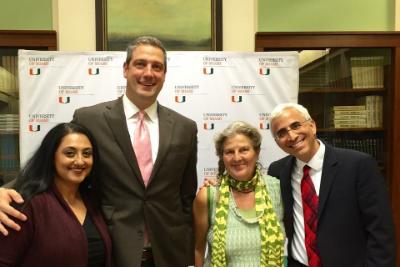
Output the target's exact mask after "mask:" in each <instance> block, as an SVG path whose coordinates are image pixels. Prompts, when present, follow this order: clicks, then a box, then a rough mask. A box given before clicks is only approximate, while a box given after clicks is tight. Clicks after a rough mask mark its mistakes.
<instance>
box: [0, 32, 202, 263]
mask: <svg viewBox="0 0 400 267" xmlns="http://www.w3.org/2000/svg"><path fill="white" fill-rule="evenodd" d="M166 64H167V61H166V51H165V49H164V47H163V45H162V44H161V42H160V41H159V40H157V39H156V38H153V37H140V38H138V39H136V40H135V41H134V42H133V43H132V44H131V45H129V47H128V50H127V59H126V62H125V63H124V67H123V72H124V77H125V78H126V80H127V85H126V93H125V95H124V96H122V97H121V98H119V99H117V100H113V101H110V102H105V103H100V104H97V105H95V106H91V107H85V108H81V109H78V110H76V111H75V113H74V118H73V121H74V122H76V123H79V124H82V125H84V126H86V127H87V128H88V129H89V130H90V131H91V132H92V133H93V135H94V136H95V138H96V140H97V142H98V145H99V149H100V157H101V165H102V174H101V176H100V177H98V183H96V184H95V186H98V188H99V189H100V192H101V205H102V209H103V213H104V216H105V219H106V222H107V223H108V225H109V229H110V234H111V236H112V241H113V254H114V261H115V264H116V266H118V267H125V266H126V267H128V266H129V267H131V266H157V267H159V266H165V267H170V266H178V267H183V266H188V265H192V264H193V263H194V243H193V229H192V202H193V199H194V197H195V194H196V190H197V174H196V162H197V126H196V123H195V122H194V121H192V120H190V119H188V118H186V117H184V116H182V115H180V114H178V113H176V112H175V111H172V110H170V109H168V108H166V107H163V106H162V105H160V104H158V102H157V96H158V94H159V92H160V91H161V89H162V87H163V84H164V80H165V74H166V70H167V65H166ZM139 111H142V112H143V111H144V112H145V114H146V115H145V119H144V123H145V125H146V126H147V129H148V132H149V136H150V142H151V155H152V164H153V167H152V171H151V175H150V178H149V180H148V182H147V181H144V180H143V177H142V173H141V170H140V167H139V165H140V164H139V163H138V159H140V157H143V155H140V154H138V151H134V149H133V146H132V143H134V141H135V140H134V139H135V138H136V137H134V136H135V134H134V132H135V128H136V126H137V124H138V123H139V122H138V118H137V117H138V115H137V114H138V113H139ZM12 194H14V193H12ZM3 195H4V194H3ZM11 198H13V197H12V196H11V195H10V196H9V199H11ZM14 200H17V199H15V198H14ZM3 203H4V202H3ZM2 210H3V211H4V212H7V210H4V209H2ZM15 213H16V212H15V211H13V212H12V214H13V215H17V216H18V215H20V214H15ZM3 215H4V214H3ZM0 217H1V216H0ZM20 218H21V217H20ZM28 219H29V218H28ZM0 220H1V218H0ZM1 221H3V223H6V224H7V225H9V226H11V227H12V226H15V225H13V224H12V223H7V222H9V221H7V220H1ZM0 230H1V229H0Z"/></svg>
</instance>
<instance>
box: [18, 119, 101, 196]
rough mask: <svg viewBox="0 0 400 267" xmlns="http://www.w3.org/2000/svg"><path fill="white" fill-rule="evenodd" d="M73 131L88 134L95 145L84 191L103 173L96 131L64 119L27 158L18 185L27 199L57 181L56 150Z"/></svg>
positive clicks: (19, 190) (82, 188)
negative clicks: (94, 135)
mask: <svg viewBox="0 0 400 267" xmlns="http://www.w3.org/2000/svg"><path fill="white" fill-rule="evenodd" d="M71 133H79V134H83V135H85V136H86V137H87V138H88V139H89V141H90V143H91V145H92V149H93V166H92V170H91V172H90V173H89V175H88V176H87V177H86V178H85V180H84V181H83V182H82V183H81V184H80V185H79V188H80V191H81V192H82V193H84V192H86V191H88V189H89V188H90V187H91V184H92V182H93V179H94V178H95V177H96V176H97V175H98V173H99V166H100V162H99V159H100V158H99V152H98V148H97V144H96V141H95V139H94V137H93V135H92V134H91V133H90V132H89V130H88V129H86V128H85V127H83V126H81V125H79V124H76V123H72V122H68V123H60V124H58V125H56V126H55V127H54V128H52V129H51V130H50V131H49V132H48V133H47V134H46V135H45V137H44V138H43V140H42V142H41V144H40V146H39V148H38V149H37V150H36V151H35V153H34V154H33V156H32V157H31V158H30V159H29V160H28V161H27V163H26V164H25V166H24V167H23V168H22V170H21V171H20V172H19V174H18V176H17V179H16V182H15V184H14V189H16V190H17V191H18V192H19V193H20V194H21V195H22V197H23V198H24V200H25V203H27V202H29V200H30V199H31V198H32V197H34V196H35V195H37V194H39V193H42V192H44V191H46V190H47V189H48V188H49V187H50V186H51V185H52V183H53V181H54V178H55V176H56V169H55V163H54V157H55V153H56V151H57V149H58V147H59V146H60V143H61V141H62V139H63V138H64V137H65V136H66V135H68V134H71Z"/></svg>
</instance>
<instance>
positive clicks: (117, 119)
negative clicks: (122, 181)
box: [104, 98, 144, 186]
mask: <svg viewBox="0 0 400 267" xmlns="http://www.w3.org/2000/svg"><path fill="white" fill-rule="evenodd" d="M104 117H105V119H106V121H107V124H108V126H109V127H110V129H111V131H112V133H113V135H114V140H115V141H116V143H117V144H118V146H119V148H120V149H121V150H122V152H123V154H124V156H125V158H126V160H127V162H128V164H129V166H130V167H131V169H132V170H133V172H134V174H135V176H136V177H137V178H138V180H139V181H140V182H141V183H142V184H143V186H144V182H143V179H142V175H141V174H140V169H139V165H138V164H137V159H136V156H135V153H134V151H133V147H132V143H131V139H130V136H129V132H128V127H127V125H126V119H125V113H124V108H123V104H122V98H119V99H117V100H116V101H113V102H111V103H110V105H109V106H107V110H106V111H105V112H104Z"/></svg>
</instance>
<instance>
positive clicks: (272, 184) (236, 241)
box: [204, 176, 284, 267]
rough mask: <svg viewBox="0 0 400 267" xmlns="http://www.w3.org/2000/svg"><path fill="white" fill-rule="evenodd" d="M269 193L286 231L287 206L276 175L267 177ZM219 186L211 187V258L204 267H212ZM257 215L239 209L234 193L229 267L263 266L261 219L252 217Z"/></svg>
mask: <svg viewBox="0 0 400 267" xmlns="http://www.w3.org/2000/svg"><path fill="white" fill-rule="evenodd" d="M263 179H264V182H265V185H266V186H267V192H268V194H269V197H270V198H271V202H272V205H273V206H274V209H275V212H276V215H277V218H278V220H279V222H280V225H281V228H282V231H283V233H284V230H283V206H282V201H281V193H280V185H279V180H278V179H276V178H275V177H272V176H263ZM218 190H219V188H218V187H213V186H210V187H209V192H210V194H209V201H208V203H209V205H210V206H209V207H208V208H209V214H211V218H209V229H208V232H207V256H206V258H205V261H204V266H211V244H212V240H213V226H214V220H215V208H216V199H217V198H218ZM248 214H254V216H255V210H254V213H251V212H248V211H241V210H239V209H238V208H237V207H236V203H235V200H234V198H233V196H232V193H231V194H230V197H229V212H228V218H227V227H226V262H227V265H228V266H229V267H241V266H243V267H252V266H254V267H256V266H260V256H261V240H260V228H259V225H258V218H257V217H253V218H249V217H248Z"/></svg>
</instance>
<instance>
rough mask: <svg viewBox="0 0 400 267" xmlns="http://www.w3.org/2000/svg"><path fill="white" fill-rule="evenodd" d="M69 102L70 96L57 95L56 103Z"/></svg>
mask: <svg viewBox="0 0 400 267" xmlns="http://www.w3.org/2000/svg"><path fill="white" fill-rule="evenodd" d="M69 102H71V98H70V97H69V96H67V97H62V96H60V97H58V103H60V104H68V103H69Z"/></svg>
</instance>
